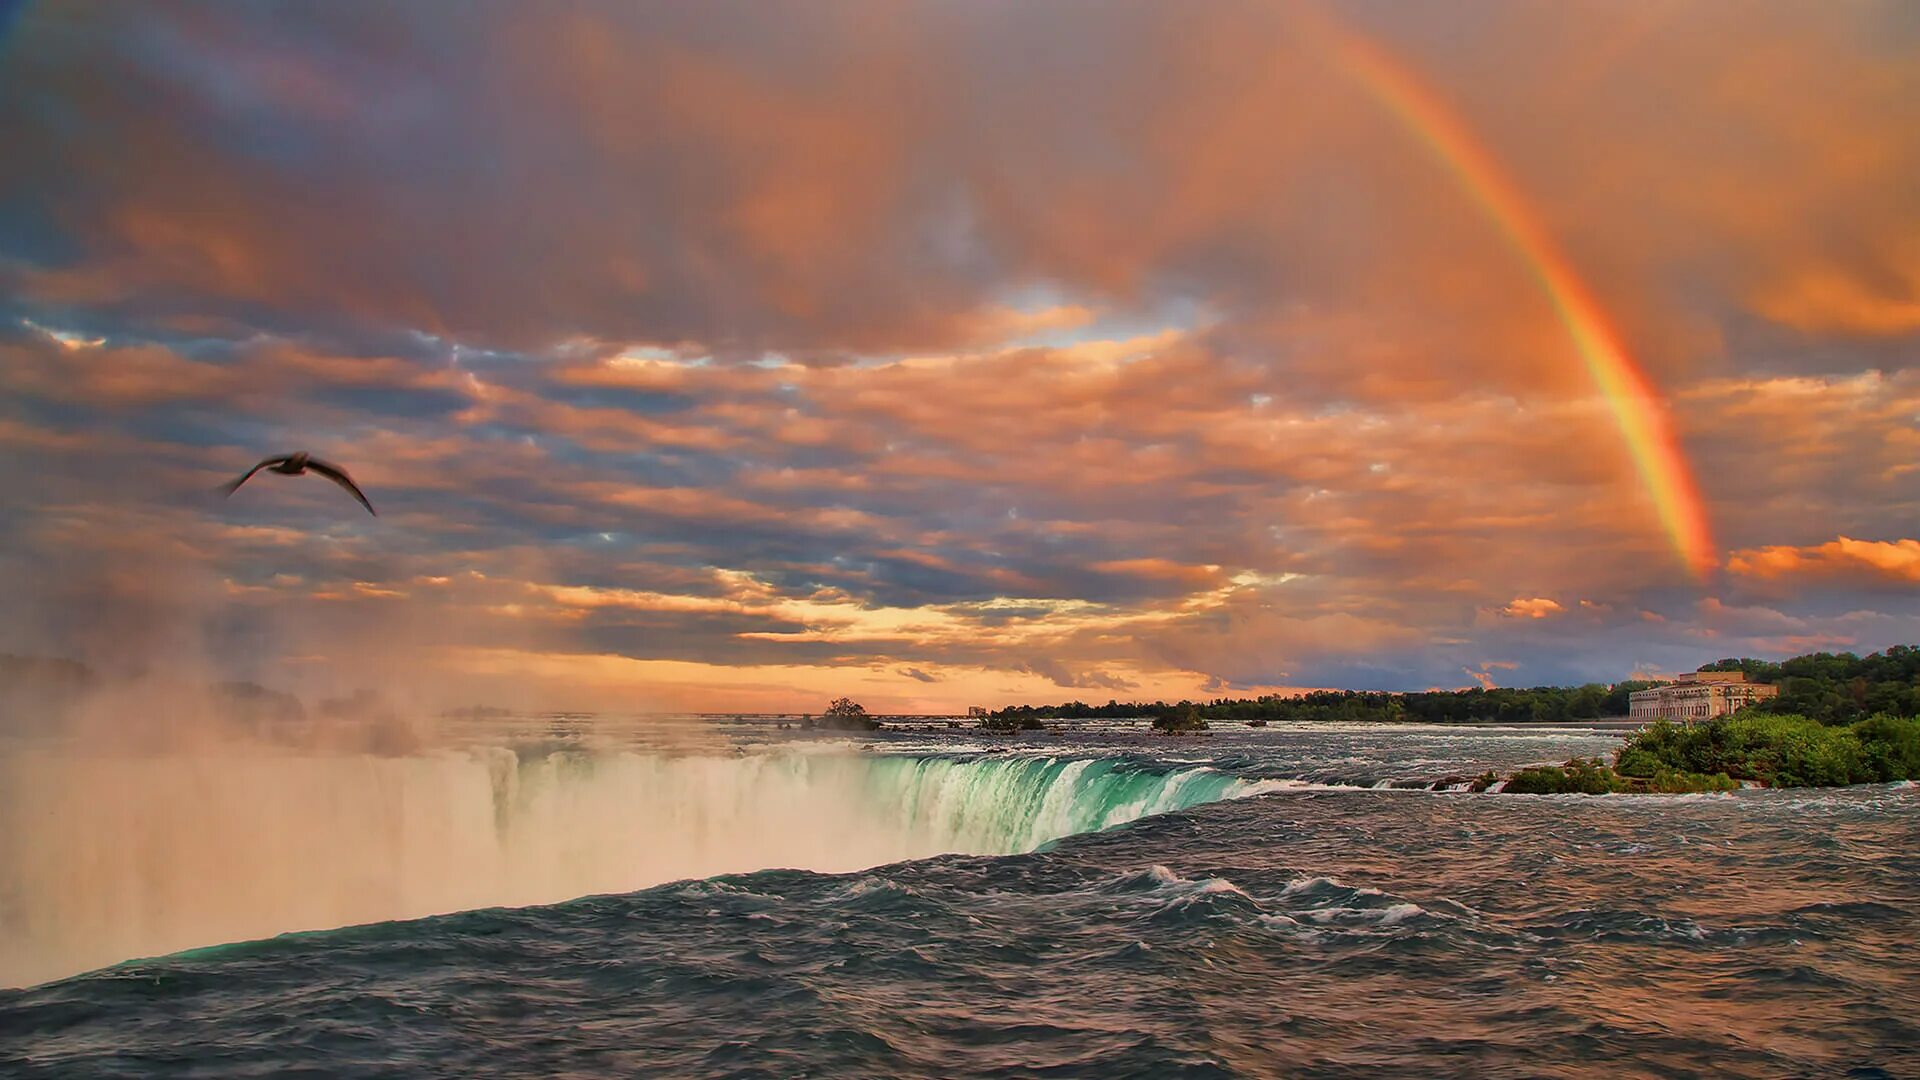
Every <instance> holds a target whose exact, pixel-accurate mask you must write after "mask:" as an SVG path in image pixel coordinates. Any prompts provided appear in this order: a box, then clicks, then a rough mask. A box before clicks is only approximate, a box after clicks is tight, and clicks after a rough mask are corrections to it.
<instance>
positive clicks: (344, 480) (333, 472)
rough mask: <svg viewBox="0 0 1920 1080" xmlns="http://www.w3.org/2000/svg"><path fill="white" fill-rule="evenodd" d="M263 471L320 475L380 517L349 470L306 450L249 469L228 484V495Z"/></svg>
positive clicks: (268, 460)
mask: <svg viewBox="0 0 1920 1080" xmlns="http://www.w3.org/2000/svg"><path fill="white" fill-rule="evenodd" d="M261 469H268V470H271V471H273V472H277V473H279V474H280V475H282V476H303V475H305V474H306V473H307V472H308V471H312V472H316V473H319V474H320V475H321V476H324V477H326V478H327V479H329V480H331V481H333V482H334V483H336V484H339V485H340V486H341V487H343V488H346V489H347V491H348V493H349V494H351V495H352V496H353V497H354V498H356V499H359V500H360V505H361V506H364V507H366V508H367V513H369V514H373V516H374V517H379V516H380V515H379V514H378V513H377V512H376V511H375V510H374V509H373V504H372V503H370V502H368V501H367V497H366V496H365V495H364V494H362V493H361V491H360V489H359V488H358V487H356V486H355V485H354V482H353V477H351V476H348V475H347V470H345V469H343V468H341V467H340V466H338V465H334V464H332V463H330V462H325V461H321V460H320V459H319V458H317V457H314V456H313V455H312V454H309V453H307V452H306V451H305V450H302V451H300V452H299V453H297V454H285V455H282V456H280V457H270V458H268V459H266V460H265V461H262V462H261V463H260V464H258V465H255V466H254V467H253V468H251V469H248V470H247V471H246V473H245V475H243V476H241V477H240V479H238V480H235V481H234V482H233V483H231V484H228V485H227V486H226V492H227V494H229V495H231V494H233V493H234V492H236V491H239V490H240V485H241V484H244V483H246V482H247V481H248V480H251V479H252V478H253V474H254V473H257V472H259V471H260V470H261Z"/></svg>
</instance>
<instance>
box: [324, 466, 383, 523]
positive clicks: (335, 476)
mask: <svg viewBox="0 0 1920 1080" xmlns="http://www.w3.org/2000/svg"><path fill="white" fill-rule="evenodd" d="M307 468H309V469H312V470H313V471H314V472H317V473H319V474H320V475H321V476H324V477H326V478H327V479H329V480H331V481H333V482H334V483H336V484H339V485H340V486H341V487H343V488H346V489H347V490H348V491H350V492H352V493H353V497H354V498H356V499H359V500H360V505H361V506H364V507H366V508H367V513H369V514H372V515H373V516H374V517H379V516H380V514H379V512H378V511H376V510H375V509H374V508H373V504H372V503H370V502H368V501H367V497H366V496H365V495H363V494H361V493H360V489H359V488H358V487H356V486H354V483H353V477H351V476H348V475H347V470H345V469H343V468H341V467H340V466H338V465H334V464H331V463H329V462H325V461H321V460H320V459H319V458H312V457H310V458H308V459H307Z"/></svg>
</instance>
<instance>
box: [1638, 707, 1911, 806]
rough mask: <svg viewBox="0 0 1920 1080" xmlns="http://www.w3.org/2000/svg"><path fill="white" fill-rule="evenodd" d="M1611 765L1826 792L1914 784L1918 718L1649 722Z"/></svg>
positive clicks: (1746, 715) (1643, 772)
mask: <svg viewBox="0 0 1920 1080" xmlns="http://www.w3.org/2000/svg"><path fill="white" fill-rule="evenodd" d="M1615 767H1616V768H1617V769H1618V770H1619V771H1620V772H1621V773H1622V774H1625V775H1627V776H1637V777H1646V778H1650V779H1651V778H1655V777H1657V776H1659V775H1660V772H1661V770H1669V771H1677V772H1692V773H1724V774H1726V775H1727V776H1730V777H1733V778H1735V779H1737V780H1752V781H1755V782H1757V783H1761V784H1766V785H1767V786H1769V787H1832V786H1836V785H1840V784H1876V783H1886V782H1889V781H1893V780H1914V779H1920V719H1916V718H1914V717H1899V716H1889V715H1886V714H1880V715H1876V716H1871V717H1868V718H1867V719H1865V720H1860V721H1857V722H1855V723H1853V724H1848V725H1845V726H1841V725H1834V724H1822V723H1820V722H1819V721H1817V720H1814V719H1811V718H1809V717H1805V716H1797V715H1784V716H1783V715H1778V714H1770V713H1764V712H1759V711H1757V710H1747V711H1745V712H1742V713H1740V714H1738V715H1736V716H1731V717H1723V718H1721V719H1718V720H1712V721H1709V722H1707V723H1704V724H1697V725H1694V726H1692V727H1679V726H1677V725H1674V724H1670V723H1667V722H1665V721H1660V722H1656V723H1654V724H1650V725H1648V726H1647V727H1645V728H1642V729H1641V730H1640V731H1638V732H1636V733H1635V734H1634V736H1633V737H1632V738H1631V739H1629V740H1627V745H1626V746H1624V747H1622V748H1621V750H1620V753H1619V756H1618V759H1617V761H1616V763H1615Z"/></svg>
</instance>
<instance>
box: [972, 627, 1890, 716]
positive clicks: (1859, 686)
mask: <svg viewBox="0 0 1920 1080" xmlns="http://www.w3.org/2000/svg"><path fill="white" fill-rule="evenodd" d="M1699 670H1701V671H1744V672H1746V673H1747V677H1748V678H1749V679H1751V680H1752V681H1754V682H1760V683H1770V684H1773V685H1777V686H1779V687H1780V693H1779V695H1778V696H1777V697H1774V698H1770V699H1768V700H1766V701H1764V702H1761V703H1759V704H1757V705H1755V706H1752V709H1753V710H1754V711H1759V712H1767V713H1780V714H1798V715H1801V716H1805V717H1808V718H1810V719H1814V720H1818V721H1819V722H1821V723H1823V724H1848V723H1852V722H1854V721H1856V720H1859V719H1862V718H1864V717H1868V716H1873V715H1876V714H1880V713H1886V714H1891V715H1895V716H1920V648H1917V647H1915V646H1912V645H1895V646H1893V647H1892V648H1889V649H1887V650H1886V651H1885V652H1876V653H1869V654H1867V655H1866V656H1858V655H1856V654H1854V653H1848V652H1842V653H1826V652H1819V653H1808V654H1806V655H1805V656H1796V657H1794V658H1792V659H1790V660H1782V661H1777V662H1776V661H1772V660H1755V659H1752V658H1728V659H1725V660H1716V661H1714V662H1713V663H1710V664H1703V665H1701V667H1700V668H1699ZM1654 685H1657V684H1656V683H1655V682H1653V681H1651V680H1632V679H1630V680H1627V681H1624V682H1619V683H1614V684H1612V685H1607V684H1604V683H1588V684H1586V685H1584V686H1535V687H1526V688H1519V687H1513V688H1509V687H1494V688H1491V689H1483V688H1481V687H1474V688H1473V689H1470V690H1425V691H1415V692H1408V693H1390V692H1386V691H1373V690H1316V691H1314V692H1312V693H1307V694H1299V695H1294V696H1288V695H1282V694H1269V695H1266V696H1263V697H1257V698H1215V699H1213V700H1211V701H1203V702H1196V701H1176V702H1165V701H1144V702H1143V701H1127V702H1122V701H1109V702H1107V703H1106V704H1104V705H1089V704H1087V703H1086V702H1082V701H1069V702H1066V703H1064V704H1060V705H1009V706H1006V707H1005V708H1002V709H999V710H996V711H995V712H993V713H991V714H990V715H989V717H988V720H987V722H988V723H989V724H990V725H991V726H996V727H1003V728H1015V727H1019V726H1022V725H1023V724H1025V723H1026V722H1027V721H1035V722H1037V721H1040V720H1092V719H1122V718H1128V717H1147V718H1151V719H1159V718H1162V717H1178V718H1185V717H1188V716H1193V715H1197V716H1198V717H1199V718H1200V719H1202V720H1208V721H1213V720H1224V721H1229V722H1235V721H1237V722H1243V723H1244V722H1246V721H1250V720H1263V721H1293V722H1300V721H1313V720H1336V721H1380V722H1388V723H1418V724H1514V723H1566V722H1578V721H1583V720H1601V719H1607V718H1610V717H1622V716H1625V715H1627V697H1628V695H1629V694H1631V693H1633V692H1634V691H1635V690H1642V689H1645V688H1647V687H1649V686H1654Z"/></svg>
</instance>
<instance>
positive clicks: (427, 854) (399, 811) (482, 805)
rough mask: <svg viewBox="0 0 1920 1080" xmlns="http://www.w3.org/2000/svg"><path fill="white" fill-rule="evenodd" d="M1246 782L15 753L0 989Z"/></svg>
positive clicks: (460, 755) (492, 752)
mask: <svg viewBox="0 0 1920 1080" xmlns="http://www.w3.org/2000/svg"><path fill="white" fill-rule="evenodd" d="M1248 790H1250V787H1249V785H1248V784H1246V783H1245V782H1243V781H1240V780H1236V779H1234V778H1233V777H1231V776H1228V775H1226V774H1223V773H1219V772H1215V771H1213V770H1210V769H1203V768H1194V769H1183V770H1176V771H1172V772H1164V773H1162V772H1151V771H1141V770H1135V769H1132V768H1130V767H1127V766H1125V765H1122V764H1120V763H1118V762H1115V761H1111V760H1095V761H1088V760H1073V761H1065V760H1058V759H1050V758H1029V757H997V758H988V759H980V760H954V759H944V758H914V757H889V756H882V755H856V754H797V753H777V754H762V755H747V756H713V755H706V756H700V755H668V754H657V753H634V752H617V753H593V754H587V753H576V752H569V753H555V754H550V755H546V756H539V757H531V758H529V759H526V760H522V759H521V758H520V757H518V756H516V755H515V754H514V753H513V752H512V751H510V750H504V749H497V748H495V749H486V750H472V751H445V752H440V753H435V754H428V755H419V756H412V757H391V758H381V757H371V756H348V755H322V754H314V753H311V752H293V751H269V750H249V751H247V752H230V753H227V754H225V755H220V754H205V753H200V754H194V755H191V756H122V757H89V756H76V755H74V754H73V753H71V752H63V751H59V750H38V751H22V752H18V753H11V754H7V755H4V756H0V945H4V947H3V948H0V985H22V984H27V983H32V982H37V981H42V980H45V979H49V978H55V977H58V976H61V975H66V974H72V973H76V972H79V971H83V970H87V969H90V968H94V967H98V966H101V965H103V964H109V963H113V962H115V961H118V960H124V959H129V958H132V957H139V956H151V955H157V954H161V953H167V952H174V951H178V950H181V949H185V948H192V947H195V946H202V945H211V944H217V943H221V942H228V941H239V940H246V939H250V938H258V937H265V936H270V935H272V934H276V933H281V932H285V931H290V930H301V929H319V928H327V927H335V926H344V925H350V924H354V923H363V922H375V921H382V920H390V919H403V918H412V917H417V916H421V915H428V914H434V913H439V912H447V911H459V910H465V909H470V908H477V907H492V906H517V905H526V904H541V903H552V902H556V901H560V900H565V899H570V898H572V897H576V896H584V895H591V894H594V893H607V892H625V891H630V890H633V889H637V888H643V887H645V886H648V885H654V884H659V883H661V882H665V881H672V880H676V879H679V878H688V877H708V876H711V875H714V874H722V873H732V872H741V871H747V870H756V869H766V868H773V867H789V868H801V869H809V870H818V871H824V872H841V871H849V870H856V869H860V868H863V867H867V866H874V865H878V864H881V863H887V862H893V861H897V860H900V859H909V858H919V857H924V856H928V855H934V854H940V853H946V852H965V853H974V854H1006V853H1013V852H1019V851H1028V850H1032V849H1033V848H1035V847H1037V846H1039V845H1041V844H1044V843H1046V842H1048V841H1050V840H1055V839H1058V838H1060V837H1063V836H1067V835H1070V834H1073V833H1077V832H1086V831H1090V830H1095V829H1102V828H1107V827H1109V826H1112V825H1117V824H1120V823H1122V822H1125V821H1130V820H1133V819H1134V818H1138V817H1140V816H1143V815H1145V814H1151V813H1159V812H1164V811H1168V810H1176V809H1181V808H1183V807H1187V806H1193V805H1196V804H1199V803H1202V802H1208V801H1211V800H1214V799H1219V798H1226V797H1232V796H1234V795H1238V794H1243V793H1246V792H1247V791H1248Z"/></svg>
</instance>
